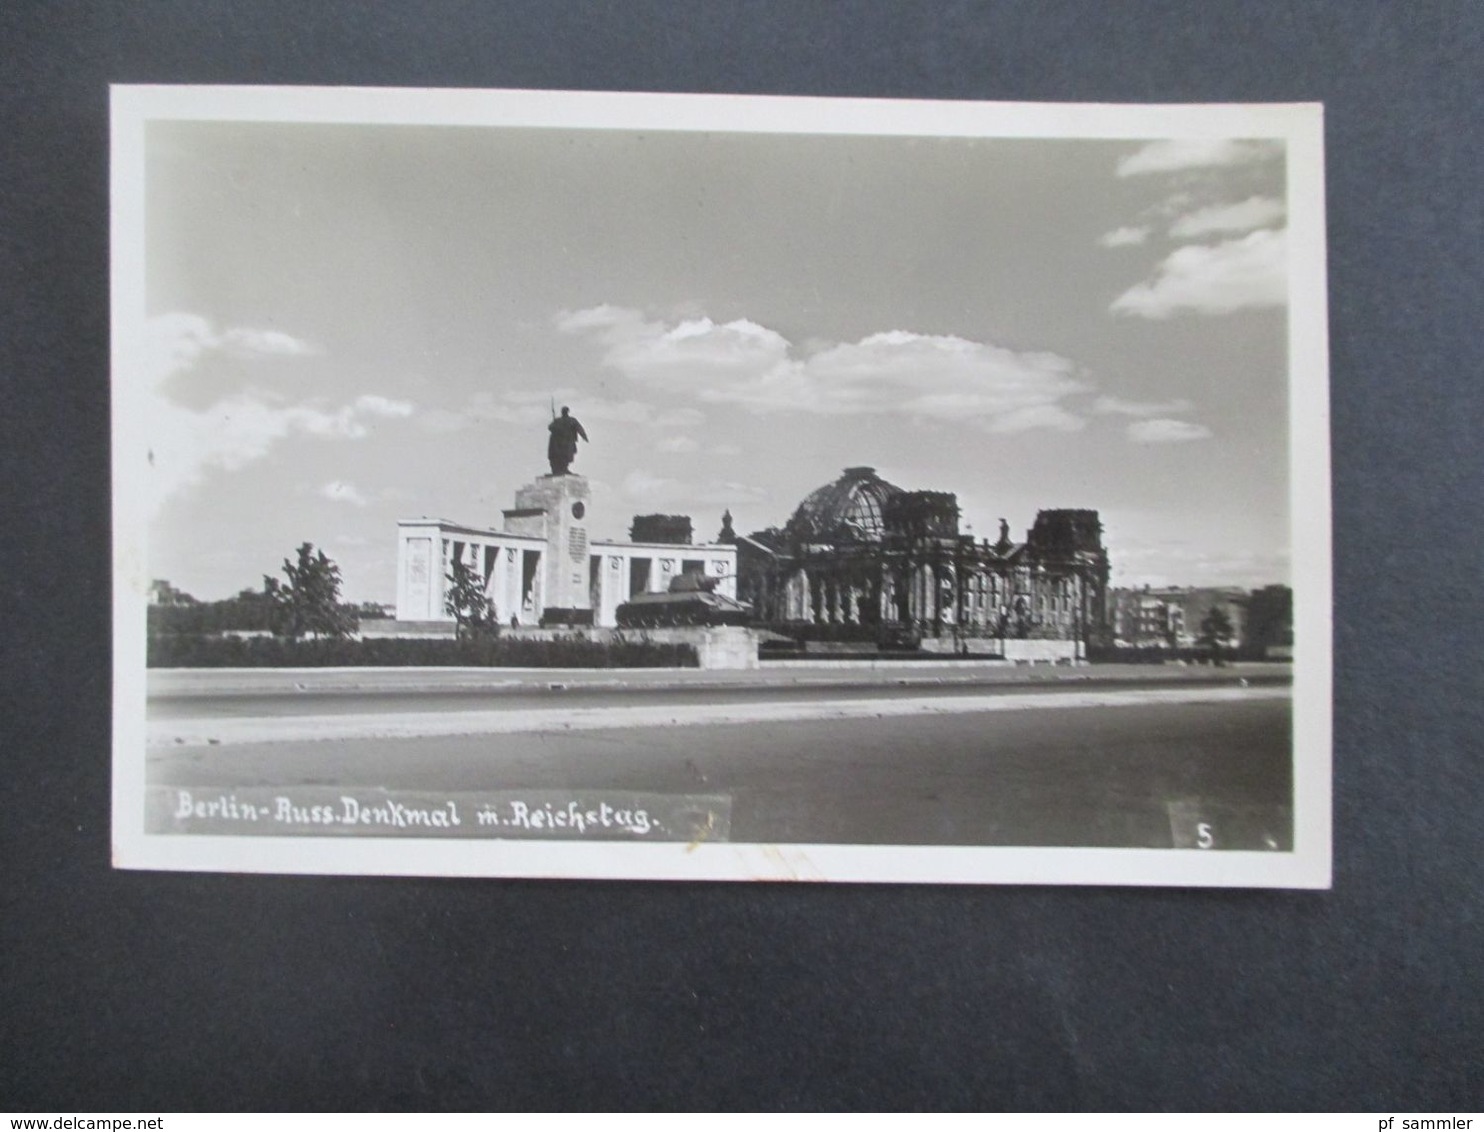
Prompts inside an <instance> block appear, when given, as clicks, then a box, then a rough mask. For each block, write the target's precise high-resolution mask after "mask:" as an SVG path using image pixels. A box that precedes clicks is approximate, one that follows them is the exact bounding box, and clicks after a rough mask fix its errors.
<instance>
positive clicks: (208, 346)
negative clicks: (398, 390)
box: [145, 312, 413, 510]
mask: <svg viewBox="0 0 1484 1132" xmlns="http://www.w3.org/2000/svg"><path fill="white" fill-rule="evenodd" d="M145 333H146V347H145V364H146V366H147V367H148V372H147V373H146V377H147V379H148V381H149V410H148V411H149V414H150V452H149V457H150V466H151V492H152V504H153V506H154V508H155V509H156V510H158V508H159V507H160V506H162V505H163V503H164V502H165V500H166V499H168V498H170V497H171V496H173V495H175V494H177V493H179V492H181V491H183V490H185V489H187V488H189V487H191V486H192V485H194V484H196V483H198V482H200V480H201V479H202V478H203V477H204V476H205V475H206V473H207V472H208V471H210V470H220V471H236V470H238V469H240V468H242V467H245V466H246V465H248V464H250V463H252V462H254V461H256V460H260V459H262V458H263V457H264V456H266V455H267V454H268V453H269V452H270V451H271V450H272V449H273V447H274V446H275V445H277V444H278V443H279V442H280V441H282V440H284V439H285V438H287V437H289V436H292V435H295V434H298V435H306V436H319V437H327V438H339V439H355V438H358V437H363V436H366V435H368V433H369V431H370V430H369V427H368V424H367V420H368V418H375V417H399V416H407V415H409V414H411V413H412V411H413V406H412V405H411V404H409V403H407V402H405V401H394V400H392V399H391V398H388V397H382V396H380V395H378V394H365V395H364V396H362V397H360V398H358V399H357V400H356V401H354V402H353V403H351V404H349V405H340V406H327V405H325V404H324V403H323V402H322V401H315V400H311V401H304V402H299V403H289V402H287V401H286V400H285V399H284V398H283V397H281V396H277V395H274V394H269V393H265V392H261V391H258V390H254V389H245V390H243V391H241V392H238V393H233V394H231V395H229V396H226V397H222V398H220V399H218V400H216V401H215V402H213V403H212V404H210V405H208V406H206V407H205V408H192V407H189V406H186V405H182V404H180V403H179V402H178V401H177V400H175V399H174V398H172V397H171V396H170V395H169V394H168V393H167V392H166V389H167V387H168V386H170V385H172V384H174V382H175V380H176V379H180V378H186V377H188V376H189V375H190V373H191V371H192V370H193V369H194V368H195V366H196V365H197V363H198V362H199V361H200V360H201V359H202V358H203V357H204V356H206V355H208V354H211V353H220V352H229V353H232V354H234V355H236V356H238V357H241V358H245V359H252V358H256V357H262V356H269V355H271V356H279V357H297V356H304V355H307V354H312V353H315V352H316V351H315V349H314V348H313V347H312V346H309V345H308V344H306V343H304V342H301V341H300V340H299V339H297V338H293V337H291V336H289V335H287V334H284V333H282V332H280V331H274V330H251V329H242V328H237V329H230V330H226V331H223V332H221V333H218V332H216V331H215V330H213V329H212V326H211V324H210V323H209V322H208V321H207V320H206V319H204V318H202V317H200V316H199V315H193V314H184V313H179V312H177V313H172V314H167V315H162V316H160V317H158V318H154V319H151V320H150V321H149V322H148V324H147V325H146V328H145Z"/></svg>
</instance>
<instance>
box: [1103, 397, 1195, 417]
mask: <svg viewBox="0 0 1484 1132" xmlns="http://www.w3.org/2000/svg"><path fill="white" fill-rule="evenodd" d="M1193 407H1194V406H1193V405H1191V403H1190V402H1189V401H1187V400H1186V399H1185V398H1184V397H1176V398H1175V399H1174V400H1172V401H1127V400H1125V399H1124V398H1122V397H1099V398H1098V399H1097V400H1096V401H1094V402H1093V403H1092V411H1093V412H1094V413H1103V414H1108V413H1111V414H1115V415H1117V416H1124V417H1163V416H1168V415H1169V414H1171V413H1188V412H1189V411H1190V410H1191V409H1192V408H1193Z"/></svg>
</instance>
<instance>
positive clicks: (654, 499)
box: [620, 468, 767, 519]
mask: <svg viewBox="0 0 1484 1132" xmlns="http://www.w3.org/2000/svg"><path fill="white" fill-rule="evenodd" d="M620 493H621V494H622V496H623V498H624V499H625V500H627V501H628V502H629V503H631V504H633V505H634V506H636V507H638V508H640V509H641V510H645V509H648V510H655V511H667V510H678V511H682V512H683V511H686V510H687V509H691V510H693V509H695V508H697V507H699V506H711V507H731V506H735V505H737V504H739V503H757V502H761V501H763V500H766V499H767V492H765V491H763V490H762V488H758V487H753V486H751V485H750V484H744V483H736V482H733V481H730V480H706V481H702V482H691V481H689V480H677V479H670V478H669V477H667V476H657V475H655V474H654V473H653V472H649V471H645V470H644V469H642V468H635V469H634V470H633V471H631V472H630V473H629V474H628V475H626V476H624V479H623V483H622V484H621V485H620ZM695 518H697V516H694V515H692V519H695Z"/></svg>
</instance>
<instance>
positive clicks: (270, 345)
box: [219, 327, 318, 357]
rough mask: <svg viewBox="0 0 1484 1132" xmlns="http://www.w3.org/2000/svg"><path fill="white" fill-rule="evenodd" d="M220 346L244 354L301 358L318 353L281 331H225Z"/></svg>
mask: <svg viewBox="0 0 1484 1132" xmlns="http://www.w3.org/2000/svg"><path fill="white" fill-rule="evenodd" d="M219 344H220V345H222V346H225V347H226V348H227V349H229V350H233V351H236V352H238V353H243V354H279V355H282V356H285V357H299V356H302V355H304V354H313V353H317V352H318V351H316V350H315V349H314V348H313V347H311V346H310V345H308V344H307V343H305V342H302V341H300V340H299V339H298V338H295V337H293V336H291V335H288V334H285V333H283V331H281V330H251V329H247V328H244V327H238V328H236V329H233V330H227V331H224V332H223V333H222V334H221V337H220V339H219Z"/></svg>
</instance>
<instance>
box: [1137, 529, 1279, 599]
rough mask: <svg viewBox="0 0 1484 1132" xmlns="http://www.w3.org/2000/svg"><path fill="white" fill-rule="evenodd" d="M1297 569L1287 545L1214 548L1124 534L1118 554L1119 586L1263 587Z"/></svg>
mask: <svg viewBox="0 0 1484 1132" xmlns="http://www.w3.org/2000/svg"><path fill="white" fill-rule="evenodd" d="M1290 573H1291V568H1290V564H1289V553H1288V550H1287V549H1286V548H1284V547H1279V548H1276V549H1273V550H1234V549H1231V548H1224V549H1216V550H1213V549H1211V548H1209V547H1201V546H1195V545H1192V544H1191V543H1188V542H1182V541H1174V540H1171V541H1164V542H1153V543H1149V542H1139V541H1136V540H1133V539H1121V540H1119V542H1118V553H1117V554H1116V555H1114V557H1113V584H1114V585H1115V586H1146V585H1147V586H1244V587H1248V588H1255V587H1257V586H1265V585H1271V584H1272V583H1274V582H1280V583H1281V582H1287V581H1288V578H1289V575H1290Z"/></svg>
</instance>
